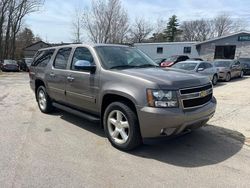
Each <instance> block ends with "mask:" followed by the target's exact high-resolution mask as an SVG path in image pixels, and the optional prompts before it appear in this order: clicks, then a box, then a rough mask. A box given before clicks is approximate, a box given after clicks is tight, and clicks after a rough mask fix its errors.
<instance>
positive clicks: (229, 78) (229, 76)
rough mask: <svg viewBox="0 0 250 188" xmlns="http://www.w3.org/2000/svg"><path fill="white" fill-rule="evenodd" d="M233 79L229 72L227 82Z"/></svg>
mask: <svg viewBox="0 0 250 188" xmlns="http://www.w3.org/2000/svg"><path fill="white" fill-rule="evenodd" d="M230 80H231V74H230V73H227V75H226V82H229V81H230Z"/></svg>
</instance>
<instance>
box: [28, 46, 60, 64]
mask: <svg viewBox="0 0 250 188" xmlns="http://www.w3.org/2000/svg"><path fill="white" fill-rule="evenodd" d="M54 52H55V50H54V49H50V50H44V51H39V52H37V54H36V55H35V57H34V60H33V62H32V64H31V66H34V67H46V66H47V65H48V63H49V62H50V60H51V57H52V56H53V54H54Z"/></svg>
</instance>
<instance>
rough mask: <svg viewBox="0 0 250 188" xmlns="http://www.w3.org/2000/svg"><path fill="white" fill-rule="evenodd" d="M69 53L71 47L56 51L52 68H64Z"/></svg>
mask: <svg viewBox="0 0 250 188" xmlns="http://www.w3.org/2000/svg"><path fill="white" fill-rule="evenodd" d="M70 53H71V48H62V49H60V50H59V51H58V53H57V55H56V58H55V61H54V68H56V69H66V68H67V63H68V60H69V56H70Z"/></svg>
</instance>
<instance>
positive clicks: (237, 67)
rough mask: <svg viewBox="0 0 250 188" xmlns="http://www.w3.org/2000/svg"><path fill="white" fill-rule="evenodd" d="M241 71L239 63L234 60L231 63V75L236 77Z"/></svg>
mask: <svg viewBox="0 0 250 188" xmlns="http://www.w3.org/2000/svg"><path fill="white" fill-rule="evenodd" d="M240 73H241V65H240V62H239V61H235V62H234V63H233V65H232V69H231V74H232V77H238V76H240Z"/></svg>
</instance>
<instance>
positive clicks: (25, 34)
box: [15, 28, 41, 59]
mask: <svg viewBox="0 0 250 188" xmlns="http://www.w3.org/2000/svg"><path fill="white" fill-rule="evenodd" d="M38 41H41V38H40V37H38V36H35V35H34V33H33V31H32V30H31V29H29V28H24V29H23V30H21V31H20V32H19V33H18V35H17V36H16V50H15V56H16V58H19V59H20V58H23V49H24V48H25V47H27V46H29V45H31V44H33V43H35V42H38Z"/></svg>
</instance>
